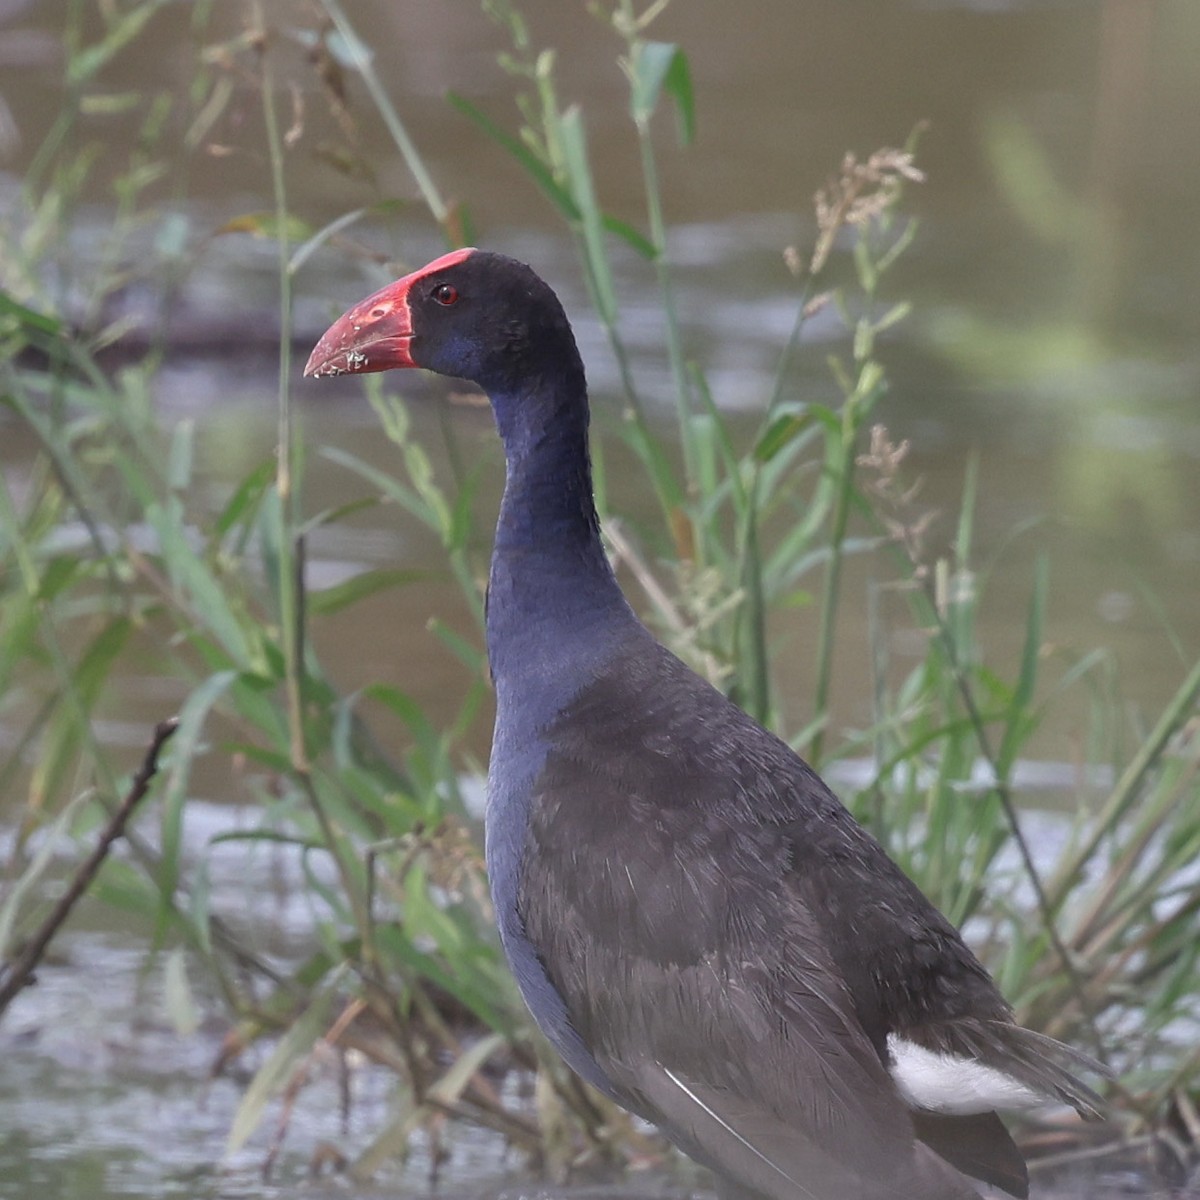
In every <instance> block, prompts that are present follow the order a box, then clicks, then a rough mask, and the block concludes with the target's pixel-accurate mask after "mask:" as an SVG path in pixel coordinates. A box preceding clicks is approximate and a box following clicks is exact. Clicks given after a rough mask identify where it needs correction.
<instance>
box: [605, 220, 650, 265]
mask: <svg viewBox="0 0 1200 1200" xmlns="http://www.w3.org/2000/svg"><path fill="white" fill-rule="evenodd" d="M603 223H604V228H605V229H607V230H608V232H609V233H615V234H616V235H617V237H619V238H620V239H621V240H622V241H624V242H628V243H629V245H631V246H632V247H633V248H634V249H635V250H636V251H637V252H638V253H639V254H640V255H641V256H642V257H643V258H644V259H647V260H648V261H650V262H654V261H655V260H656V259H657V258H658V251H657V249H655V246H654V243H653V242H652V241H651V240H650V239H649V238H648V237H646V236H645V235H644V234H642V233H640V232H639V231H638V230H636V229H634V227H633V226H632V225H630V224H629V223H628V222H627V221H622V220H621V219H620V218H618V217H613V216H609V215H608V214H607V213H606V214H605V215H604V217H603Z"/></svg>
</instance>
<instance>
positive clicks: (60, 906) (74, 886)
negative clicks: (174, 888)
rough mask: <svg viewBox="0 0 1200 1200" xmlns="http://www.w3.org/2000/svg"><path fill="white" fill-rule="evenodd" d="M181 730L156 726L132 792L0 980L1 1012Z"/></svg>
mask: <svg viewBox="0 0 1200 1200" xmlns="http://www.w3.org/2000/svg"><path fill="white" fill-rule="evenodd" d="M178 728H179V718H178V717H168V718H167V719H166V720H165V721H159V723H158V724H157V725H156V726H155V727H154V736H153V737H152V738H151V739H150V745H149V746H148V747H147V749H146V754H145V757H144V758H143V759H142V765H141V766H140V767H139V768H138V770H137V774H135V775H134V777H133V779H132V781H131V782H130V785H129V791H128V792H126V793H125V798H124V799H123V800H122V801H121V803H120V806H119V807H118V808H117V810H116V812H114V813H113V814H112V816H111V817H109V819H108V823H107V824H106V825H105V826H104V829H103V831H102V832H101V834H100V838H99V840H98V841H97V842H96V845H95V847H94V848H93V849H92V852H91V854H89V855H88V857H87V858H86V859H85V860H84V861H83V862H82V863H81V864H80V865H79V869H78V870H77V871H76V872H75V875H74V877H73V878H72V880H71V882H70V884H69V885H68V886H67V889H66V891H64V892H63V894H62V895H61V896H60V897H59V899H58V903H56V904H55V906H54V908H53V909H52V910H51V911H50V914H49V916H47V917H46V919H45V920H44V921H43V922H42V924H41V925H40V926H39V928H38V929H37V931H36V932H35V933H34V934H33V936H32V937H30V938H29V940H28V941H27V942H26V943H25V945H24V946H23V947H22V948H21V952H20V953H19V954H18V955H17V956H16V958H15V959H14V960H13V961H12V962H11V963H10V964H9V966H8V968H7V969H6V971H5V972H4V976H3V980H2V981H0V1013H2V1012H4V1010H5V1009H6V1008H7V1007H8V1006H9V1004H11V1003H12V1000H13V998H14V997H15V996H16V995H17V993H18V992H20V991H21V990H22V989H23V988H24V987H25V986H26V985H27V984H28V983H29V982H30V977H31V976H32V975H33V972H34V968H36V967H37V965H38V963H39V962H41V960H42V956H43V955H44V954H45V953H46V948H47V947H48V946H49V945H50V942H51V939H52V938H53V937H54V935H55V934H56V933H57V932H58V930H59V928H60V927H61V926H62V924H63V922H64V921H66V919H67V917H68V916H70V914H71V909H73V908H74V907H75V905H76V903H77V902H78V901H79V898H80V897H81V896H82V895H83V893H84V892H86V891H87V889H88V887H89V886H90V885H91V882H92V880H93V879H94V878H95V876H96V872H97V871H99V869H100V865H101V863H103V862H104V860H105V858H106V857H107V856H108V852H109V850H111V849H112V845H113V843H114V842H115V841H116V840H117V839H118V838H119V837H120V836H121V834H122V833H123V832H124V830H125V826H126V824H127V823H128V821H129V818H130V817H131V816H132V815H133V810H134V809H135V808H136V807H137V806H138V804H139V803H140V802H141V800H142V798H143V797H144V796H145V795H146V793H147V792H148V791H149V790H150V782H151V780H152V779H153V778H154V776H155V775H156V774H157V773H158V756H159V753H160V752H161V750H162V748H163V746H164V745H166V743H167V741H168V740H169V739H170V737H171V735H172V734H173V733H174V732H175V730H176V729H178Z"/></svg>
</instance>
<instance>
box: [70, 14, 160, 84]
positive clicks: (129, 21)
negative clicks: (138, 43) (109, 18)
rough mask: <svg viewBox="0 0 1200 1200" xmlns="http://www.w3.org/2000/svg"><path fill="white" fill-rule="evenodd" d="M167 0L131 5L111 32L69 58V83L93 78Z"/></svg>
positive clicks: (77, 82)
mask: <svg viewBox="0 0 1200 1200" xmlns="http://www.w3.org/2000/svg"><path fill="white" fill-rule="evenodd" d="M164 2H165V0H150V2H149V3H143V4H141V5H139V6H138V7H136V8H131V9H130V10H129V11H128V12H127V13H125V15H124V16H122V17H121V18H120V19H119V20H117V21H114V22H113V24H112V25H111V26H109V29H108V33H107V36H106V37H105V38H104V39H103V40H102V41H99V42H97V43H96V44H95V45H94V46H89V47H88V48H87V49H86V50H82V51H80V52H79V53H77V54H72V55H69V56H68V58H67V84H68V86H69V87H78V86H79V85H80V84H82V83H85V82H86V81H87V80H89V79H91V77H92V76H93V75H95V74H96V72H97V71H99V70H100V69H101V68H102V67H103V66H104V65H105V64H106V63H108V62H109V61H110V60H111V59H112V58H114V57H115V56H116V55H117V54H118V53H120V51H122V50H123V49H124V48H125V47H126V46H128V45H129V44H130V42H132V41H134V40H135V39H136V38H137V36H138V34H139V33H141V32H142V30H143V29H144V28H145V26H146V23H147V22H148V21H149V20H150V18H151V17H152V16H154V14H155V13H156V12H157V11H158V10H159V9H160V8H161V7H162V6H163V4H164Z"/></svg>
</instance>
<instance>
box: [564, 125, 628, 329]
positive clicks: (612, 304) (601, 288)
mask: <svg viewBox="0 0 1200 1200" xmlns="http://www.w3.org/2000/svg"><path fill="white" fill-rule="evenodd" d="M558 129H559V137H560V140H561V142H562V148H563V161H564V163H565V165H566V169H567V178H568V180H569V182H570V185H571V195H572V197H573V198H574V200H575V203H576V205H578V207H579V213H580V218H581V220H582V223H583V242H584V249H585V251H586V255H587V262H588V268H589V271H588V274H589V275H590V277H591V281H592V289H593V297H594V299H595V302H596V308H597V309H598V310H599V312H600V316H601V318H602V319H603V321H604V322H605V324H608V325H612V324H613V323H614V322H615V321H616V319H617V295H616V289H615V288H614V287H613V281H612V272H611V270H610V268H609V265H608V257H607V255H606V254H605V252H604V222H603V219H602V217H601V214H600V206H599V205H598V204H597V202H596V189H595V186H594V183H593V181H592V168H591V164H590V163H589V161H588V150H587V134H586V132H585V131H584V127H583V113H582V112H581V111H580V108H579V106H578V105H572V106H571V107H570V108H569V109H567V111H566V112H565V113H563V115H562V117H561V118H560V120H559V122H558Z"/></svg>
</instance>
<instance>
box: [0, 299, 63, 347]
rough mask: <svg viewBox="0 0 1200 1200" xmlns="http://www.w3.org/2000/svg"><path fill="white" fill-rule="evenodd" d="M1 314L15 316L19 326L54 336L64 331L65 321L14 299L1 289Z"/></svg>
mask: <svg viewBox="0 0 1200 1200" xmlns="http://www.w3.org/2000/svg"><path fill="white" fill-rule="evenodd" d="M0 316H4V317H13V318H15V319H16V322H17V324H18V326H21V327H24V328H29V329H34V330H36V331H37V332H38V333H44V334H48V335H50V336H52V337H56V336H59V335H61V334H62V333H63V323H62V322H61V321H59V320H58V319H57V318H55V317H51V316H47V314H45V313H40V312H37V311H35V310H34V309H32V308H27V307H26V306H25V305H24V304H21V303H19V302H18V301H16V300H14V299H13V298H12V297H11V296H10V295H9V294H8V293H7V292H5V291H0Z"/></svg>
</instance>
